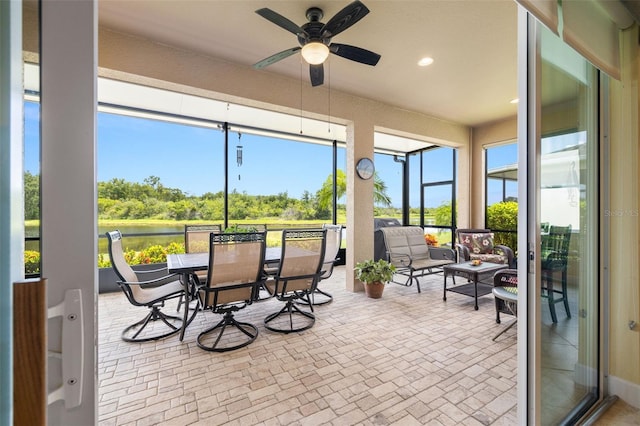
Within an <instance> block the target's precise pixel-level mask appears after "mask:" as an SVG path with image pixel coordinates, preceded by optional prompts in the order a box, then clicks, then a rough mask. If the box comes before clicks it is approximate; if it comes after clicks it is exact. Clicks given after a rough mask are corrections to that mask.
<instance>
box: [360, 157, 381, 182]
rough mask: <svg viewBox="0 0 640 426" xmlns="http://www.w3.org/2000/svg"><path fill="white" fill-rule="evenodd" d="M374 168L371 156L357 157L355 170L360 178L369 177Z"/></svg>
mask: <svg viewBox="0 0 640 426" xmlns="http://www.w3.org/2000/svg"><path fill="white" fill-rule="evenodd" d="M375 170H376V168H375V166H374V165H373V161H371V158H367V157H364V158H361V159H359V160H358V162H357V163H356V172H357V173H358V176H360V179H365V180H366V179H371V177H372V176H373V173H374V172H375Z"/></svg>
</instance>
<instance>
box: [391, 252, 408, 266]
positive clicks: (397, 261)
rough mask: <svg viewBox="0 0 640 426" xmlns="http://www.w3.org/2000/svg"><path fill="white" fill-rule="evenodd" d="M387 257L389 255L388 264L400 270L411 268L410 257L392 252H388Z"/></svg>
mask: <svg viewBox="0 0 640 426" xmlns="http://www.w3.org/2000/svg"><path fill="white" fill-rule="evenodd" d="M387 255H389V263H391V264H392V265H394V266H398V267H401V268H407V267H409V266H411V263H412V262H413V259H411V256H409V255H408V254H406V253H394V252H391V251H388V252H387Z"/></svg>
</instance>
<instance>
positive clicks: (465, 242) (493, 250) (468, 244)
mask: <svg viewBox="0 0 640 426" xmlns="http://www.w3.org/2000/svg"><path fill="white" fill-rule="evenodd" d="M456 239H457V243H456V250H457V252H458V262H468V261H470V260H481V261H483V262H490V263H502V264H505V265H509V267H514V253H513V250H512V249H511V248H510V247H507V246H505V245H500V244H494V234H493V232H491V230H490V229H462V228H461V229H457V230H456Z"/></svg>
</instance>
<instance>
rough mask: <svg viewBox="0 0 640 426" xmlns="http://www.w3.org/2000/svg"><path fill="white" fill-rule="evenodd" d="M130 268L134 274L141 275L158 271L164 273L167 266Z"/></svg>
mask: <svg viewBox="0 0 640 426" xmlns="http://www.w3.org/2000/svg"><path fill="white" fill-rule="evenodd" d="M132 269H133V270H134V272H135V273H136V274H141V275H144V274H155V273H158V272H164V273H165V274H166V273H167V268H158V269H135V268H132Z"/></svg>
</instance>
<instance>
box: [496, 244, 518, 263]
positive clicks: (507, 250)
mask: <svg viewBox="0 0 640 426" xmlns="http://www.w3.org/2000/svg"><path fill="white" fill-rule="evenodd" d="M493 250H494V251H498V252H502V254H503V255H504V256H507V260H508V263H507V265H509V267H510V268H512V267H514V264H513V259H514V254H513V250H511V247H507V246H503V245H500V244H498V245H496V246H493Z"/></svg>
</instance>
